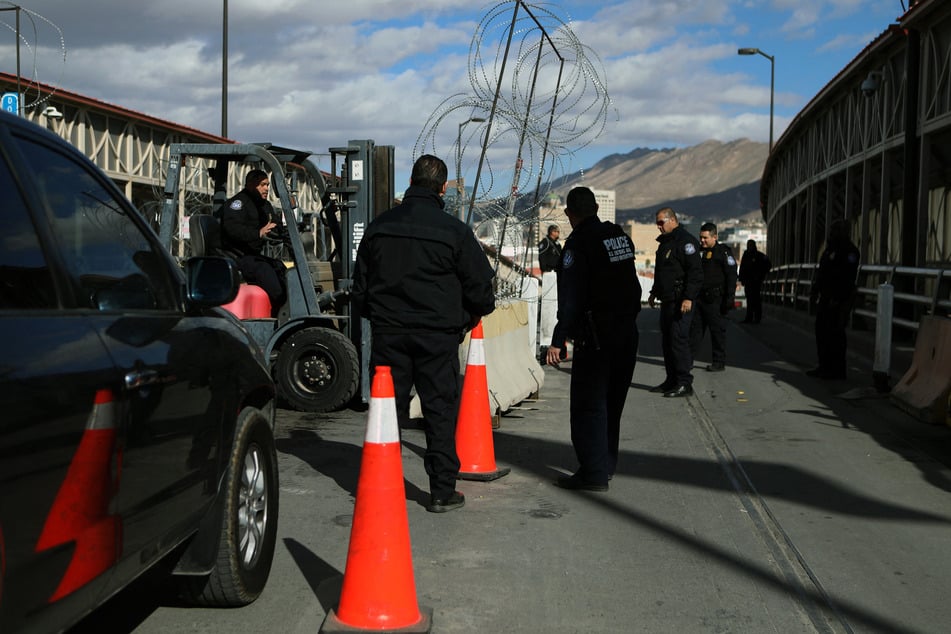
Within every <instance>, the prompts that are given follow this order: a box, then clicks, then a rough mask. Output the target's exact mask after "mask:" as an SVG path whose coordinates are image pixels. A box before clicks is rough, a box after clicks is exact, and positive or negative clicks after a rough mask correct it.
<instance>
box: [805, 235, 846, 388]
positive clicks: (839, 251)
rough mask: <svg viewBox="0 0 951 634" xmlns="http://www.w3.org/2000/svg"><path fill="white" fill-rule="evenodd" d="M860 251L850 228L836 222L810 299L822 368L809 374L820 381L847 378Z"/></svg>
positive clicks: (818, 269)
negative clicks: (849, 331)
mask: <svg viewBox="0 0 951 634" xmlns="http://www.w3.org/2000/svg"><path fill="white" fill-rule="evenodd" d="M858 270H859V249H858V247H856V246H855V245H854V244H853V243H852V240H851V239H849V229H848V225H847V224H846V222H845V221H844V220H836V221H835V222H833V223H832V226H830V227H829V239H828V240H827V241H826V248H825V250H824V251H823V252H822V256H821V257H820V258H819V267H818V268H817V269H816V277H815V280H813V283H812V292H811V293H810V299H811V300H812V302H813V304H815V306H816V352H817V355H818V357H819V365H818V366H817V367H816V368H815V369H812V370H809V371H808V372H806V374H808V375H809V376H814V377H817V378H820V379H844V378H846V359H845V353H846V347H847V343H848V337H847V336H846V334H845V327H846V325H847V324H848V322H849V314H850V313H851V311H852V299H853V298H854V296H855V278H856V276H857V275H858Z"/></svg>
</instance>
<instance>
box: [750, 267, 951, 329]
mask: <svg viewBox="0 0 951 634" xmlns="http://www.w3.org/2000/svg"><path fill="white" fill-rule="evenodd" d="M815 273H816V264H815V263H805V264H785V265H782V266H778V267H776V268H774V269H773V270H771V271H770V272H769V275H768V276H767V278H766V280H765V281H764V283H763V298H764V300H765V301H767V302H769V303H771V304H775V305H780V306H784V307H787V308H792V309H794V310H799V311H803V312H808V313H810V314H811V313H813V312H814V307H813V306H812V304H811V302H810V301H809V298H810V295H811V292H812V284H813V280H814V278H815ZM886 284H887V285H889V286H891V287H892V290H891V291H890V292H891V295H892V299H893V300H894V301H893V308H892V310H891V311H890V314H889V315H888V316H887V317H890V322H891V324H892V325H893V326H895V327H898V328H902V329H905V330H909V331H912V332H916V331H917V330H918V327H919V324H920V321H921V317H923V316H924V315H949V314H951V268H916V267H907V266H893V265H881V264H865V265H862V266H860V267H859V272H858V278H857V289H856V293H857V297H856V300H855V303H854V308H853V310H852V321H853V325H854V322H855V320H856V318H865V319H870V320H878V319H879V318H880V306H879V305H880V301H879V297H880V294H881V293H882V286H883V285H886Z"/></svg>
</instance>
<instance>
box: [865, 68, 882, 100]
mask: <svg viewBox="0 0 951 634" xmlns="http://www.w3.org/2000/svg"><path fill="white" fill-rule="evenodd" d="M881 77H882V74H881V73H880V72H878V71H872V72H871V73H869V74H868V77H866V78H865V81H863V82H862V94H863V95H865V96H866V97H871V96H872V95H874V94H875V92H876V91H877V90H878V86H879V84H880V83H881Z"/></svg>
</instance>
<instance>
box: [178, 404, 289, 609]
mask: <svg viewBox="0 0 951 634" xmlns="http://www.w3.org/2000/svg"><path fill="white" fill-rule="evenodd" d="M222 493H223V495H225V499H224V504H223V505H222V517H221V534H220V536H219V541H218V556H217V560H216V563H215V567H214V569H213V570H212V572H211V574H210V575H207V576H202V577H181V578H179V581H180V584H181V586H180V589H181V594H182V596H183V597H184V598H185V599H186V600H188V601H189V602H191V603H195V604H198V605H207V606H218V607H235V606H242V605H247V604H249V603H251V602H252V601H254V600H255V599H257V598H258V596H259V595H260V594H261V591H262V590H263V589H264V585H265V584H266V583H267V579H268V575H269V574H270V572H271V561H272V560H273V558H274V543H275V541H276V539H277V516H278V495H279V493H278V466H277V453H276V451H275V448H274V434H273V432H272V431H271V426H270V423H269V421H268V419H267V417H266V416H265V415H264V413H263V412H261V411H260V410H258V409H255V408H253V407H246V408H244V409H243V410H241V413H240V414H239V415H238V421H237V424H236V427H235V439H234V445H233V446H232V449H231V457H230V460H229V463H228V473H227V476H226V482H225V489H224V490H223V492H222Z"/></svg>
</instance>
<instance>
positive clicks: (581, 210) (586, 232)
mask: <svg viewBox="0 0 951 634" xmlns="http://www.w3.org/2000/svg"><path fill="white" fill-rule="evenodd" d="M565 213H566V214H567V215H568V222H570V223H571V228H572V233H571V236H570V237H569V238H568V240H567V242H566V243H565V248H564V252H563V253H562V257H561V265H560V268H559V271H560V272H559V274H558V324H557V325H556V326H555V332H554V334H553V336H552V339H551V345H550V346H549V347H548V353H547V361H548V363H549V364H551V365H554V366H557V365H558V364H559V362H560V361H561V357H560V353H561V350H562V349H563V348H564V347H565V340H566V339H571V340H573V341H574V349H575V354H574V361H573V364H574V365H573V367H572V370H571V388H570V393H571V405H570V419H571V444H572V446H573V447H574V449H575V455H576V457H577V458H578V463H579V467H578V470H577V471H576V472H575V473H574V474H572V475H570V476H562V477H560V478H559V479H558V480H557V481H556V482H555V484H556V485H558V486H560V487H562V488H565V489H582V490H586V491H607V490H608V480H610V479H611V477H612V476H613V475H614V471H615V469H616V468H617V460H618V442H619V439H620V429H621V412H622V411H623V409H624V401H625V400H626V399H627V392H628V389H629V388H630V386H631V378H632V377H633V375H634V364H635V361H636V358H637V344H638V338H639V336H638V332H637V313H638V312H639V311H640V309H641V285H640V282H639V281H638V279H637V273H636V271H635V270H634V243H633V242H631V239H630V237H628V236H627V235H626V234H625V233H624V231H623V230H622V229H621V228H620V227H619V226H617V225H616V224H614V223H612V222H602V221H601V220H600V219H599V218H598V216H597V213H598V203H597V202H596V200H595V197H594V193H593V192H592V191H591V190H590V189H588V188H587V187H575V188H574V189H572V190H571V191H570V192H568V197H567V200H566V208H565Z"/></svg>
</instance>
